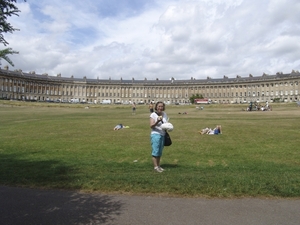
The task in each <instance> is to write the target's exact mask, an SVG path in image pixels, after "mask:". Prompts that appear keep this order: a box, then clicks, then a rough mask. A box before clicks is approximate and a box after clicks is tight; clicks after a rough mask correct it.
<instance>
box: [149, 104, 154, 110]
mask: <svg viewBox="0 0 300 225" xmlns="http://www.w3.org/2000/svg"><path fill="white" fill-rule="evenodd" d="M153 108H154V105H153V103H152V102H150V104H149V110H150V113H153V112H154V109H153Z"/></svg>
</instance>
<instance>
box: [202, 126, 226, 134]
mask: <svg viewBox="0 0 300 225" xmlns="http://www.w3.org/2000/svg"><path fill="white" fill-rule="evenodd" d="M199 133H200V134H209V135H218V134H222V127H221V125H217V126H216V127H215V128H213V129H211V128H208V127H207V128H204V129H202V130H201V131H199Z"/></svg>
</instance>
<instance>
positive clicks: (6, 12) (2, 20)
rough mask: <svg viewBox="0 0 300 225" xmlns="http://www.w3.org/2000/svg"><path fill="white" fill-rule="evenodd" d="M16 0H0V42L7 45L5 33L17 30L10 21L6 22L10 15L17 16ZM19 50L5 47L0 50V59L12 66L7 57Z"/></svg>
mask: <svg viewBox="0 0 300 225" xmlns="http://www.w3.org/2000/svg"><path fill="white" fill-rule="evenodd" d="M24 1H25V2H26V0H24ZM16 2H17V0H0V42H1V43H2V44H3V45H4V46H7V45H9V43H8V42H7V41H6V40H5V38H4V34H5V33H13V32H14V31H16V30H18V29H16V28H14V27H13V26H12V25H11V24H10V23H8V22H7V19H8V17H10V16H19V14H18V13H19V12H20V10H19V9H18V7H17V6H16V5H15V3H16ZM18 53H19V52H17V51H14V50H13V49H12V48H5V49H3V50H0V60H1V59H4V60H6V61H7V62H8V63H9V64H10V65H12V66H14V64H13V62H12V61H11V60H10V59H9V57H8V55H10V54H18Z"/></svg>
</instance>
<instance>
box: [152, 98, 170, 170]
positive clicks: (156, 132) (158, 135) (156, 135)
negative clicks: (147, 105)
mask: <svg viewBox="0 0 300 225" xmlns="http://www.w3.org/2000/svg"><path fill="white" fill-rule="evenodd" d="M154 109H155V112H153V113H151V115H150V128H151V136H150V137H151V147H152V162H153V165H154V170H155V171H157V172H159V173H161V172H163V171H164V169H163V168H161V167H160V158H161V156H162V151H163V148H164V142H165V139H164V136H165V134H166V132H165V131H164V130H163V129H162V128H161V125H162V124H163V123H166V122H168V116H167V114H166V113H165V112H164V111H165V103H163V102H157V103H156V104H155V107H154Z"/></svg>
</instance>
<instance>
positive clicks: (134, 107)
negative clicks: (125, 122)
mask: <svg viewBox="0 0 300 225" xmlns="http://www.w3.org/2000/svg"><path fill="white" fill-rule="evenodd" d="M135 111H136V104H135V102H133V103H132V115H135Z"/></svg>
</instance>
